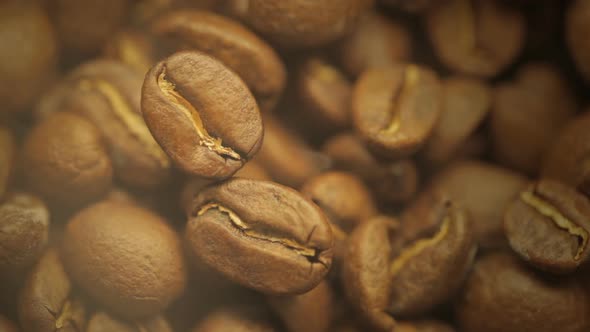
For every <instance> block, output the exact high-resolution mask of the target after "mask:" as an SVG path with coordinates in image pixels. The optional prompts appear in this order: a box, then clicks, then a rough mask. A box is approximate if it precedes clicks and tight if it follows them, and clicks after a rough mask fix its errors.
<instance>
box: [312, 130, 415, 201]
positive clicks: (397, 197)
mask: <svg viewBox="0 0 590 332" xmlns="http://www.w3.org/2000/svg"><path fill="white" fill-rule="evenodd" d="M322 151H323V152H324V153H325V154H326V155H328V156H329V157H330V158H331V159H332V160H333V162H334V167H335V168H337V169H341V170H345V171H347V172H351V173H353V174H356V175H357V176H359V177H360V178H362V179H363V180H364V181H365V183H366V184H367V186H368V187H369V188H370V189H371V190H372V191H373V193H374V198H375V199H376V200H378V201H380V202H383V203H384V204H391V203H400V202H405V201H408V200H409V199H410V198H412V196H414V194H415V193H416V191H417V189H418V170H417V169H416V165H415V163H414V162H413V160H411V159H400V160H397V161H382V160H379V159H377V158H375V156H374V155H373V154H371V153H370V151H368V150H367V148H366V146H365V145H364V144H363V143H362V142H361V141H360V139H359V138H358V137H356V136H355V135H351V134H340V135H336V136H333V137H331V138H330V139H328V140H327V141H326V142H325V143H324V146H323V148H322Z"/></svg>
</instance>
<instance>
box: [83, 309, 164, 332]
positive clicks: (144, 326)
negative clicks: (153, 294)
mask: <svg viewBox="0 0 590 332" xmlns="http://www.w3.org/2000/svg"><path fill="white" fill-rule="evenodd" d="M115 331H116V332H172V328H171V327H170V324H168V321H166V319H165V318H164V317H163V316H161V315H159V316H155V317H153V318H148V319H142V320H137V321H132V322H127V321H122V320H120V319H118V318H115V317H113V316H111V315H109V314H107V313H105V312H97V313H94V314H93V315H92V317H91V318H90V319H89V320H88V326H87V328H86V332H115Z"/></svg>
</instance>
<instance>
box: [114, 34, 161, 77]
mask: <svg viewBox="0 0 590 332" xmlns="http://www.w3.org/2000/svg"><path fill="white" fill-rule="evenodd" d="M103 53H104V55H105V57H107V58H111V59H117V60H119V61H121V62H122V63H124V64H126V65H128V66H129V67H132V68H134V69H135V70H136V71H137V72H139V73H140V74H142V75H144V74H145V73H147V72H148V70H150V68H152V66H153V65H155V64H156V62H157V61H156V49H155V45H154V42H153V41H152V39H151V38H150V37H149V36H148V35H147V34H146V33H143V32H141V31H140V30H133V29H127V30H121V31H119V32H118V33H117V34H116V35H114V36H113V37H112V39H110V40H109V41H108V42H107V43H106V44H105V46H104V48H103Z"/></svg>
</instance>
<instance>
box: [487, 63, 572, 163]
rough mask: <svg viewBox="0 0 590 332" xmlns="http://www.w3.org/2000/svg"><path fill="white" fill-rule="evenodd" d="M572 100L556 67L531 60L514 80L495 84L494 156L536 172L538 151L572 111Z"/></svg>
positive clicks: (539, 160) (548, 142)
mask: <svg viewBox="0 0 590 332" xmlns="http://www.w3.org/2000/svg"><path fill="white" fill-rule="evenodd" d="M576 109H577V107H576V101H575V98H574V95H573V94H572V92H571V90H570V88H569V87H568V85H567V81H566V80H565V78H564V77H563V76H562V75H561V74H560V73H559V72H558V71H557V69H556V68H554V67H552V66H550V65H548V64H543V63H531V64H528V65H526V66H524V67H522V68H521V70H520V71H519V73H518V76H517V78H516V80H515V82H510V83H505V84H502V85H500V86H499V87H497V88H496V90H495V94H494V108H493V110H492V112H491V119H490V131H491V137H492V142H493V151H494V156H495V159H496V160H497V161H498V162H500V163H503V164H505V165H507V166H509V167H512V168H514V169H516V170H519V171H523V172H526V173H529V174H537V173H538V171H539V168H540V165H541V157H542V154H543V153H544V152H545V150H546V149H547V146H549V145H550V143H551V142H553V140H554V139H555V136H557V135H558V134H559V132H560V130H561V129H562V128H563V127H564V126H565V125H566V124H567V123H568V122H569V121H570V120H571V119H572V117H573V116H574V114H575V113H576Z"/></svg>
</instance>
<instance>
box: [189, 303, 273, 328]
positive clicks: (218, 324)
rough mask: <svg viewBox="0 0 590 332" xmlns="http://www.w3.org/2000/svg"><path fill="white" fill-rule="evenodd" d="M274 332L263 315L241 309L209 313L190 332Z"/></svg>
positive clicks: (223, 309) (224, 309)
mask: <svg viewBox="0 0 590 332" xmlns="http://www.w3.org/2000/svg"><path fill="white" fill-rule="evenodd" d="M225 331H232V332H234V331H235V332H274V331H277V330H276V329H275V328H274V327H273V326H272V325H271V324H270V323H269V322H268V319H266V317H264V315H261V314H259V313H251V312H249V310H247V309H242V308H237V309H235V308H221V309H218V310H215V311H213V312H212V313H210V314H209V315H208V316H207V318H205V319H204V320H203V321H201V322H200V323H198V324H197V325H196V326H195V327H194V328H193V329H192V330H191V332H225Z"/></svg>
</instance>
